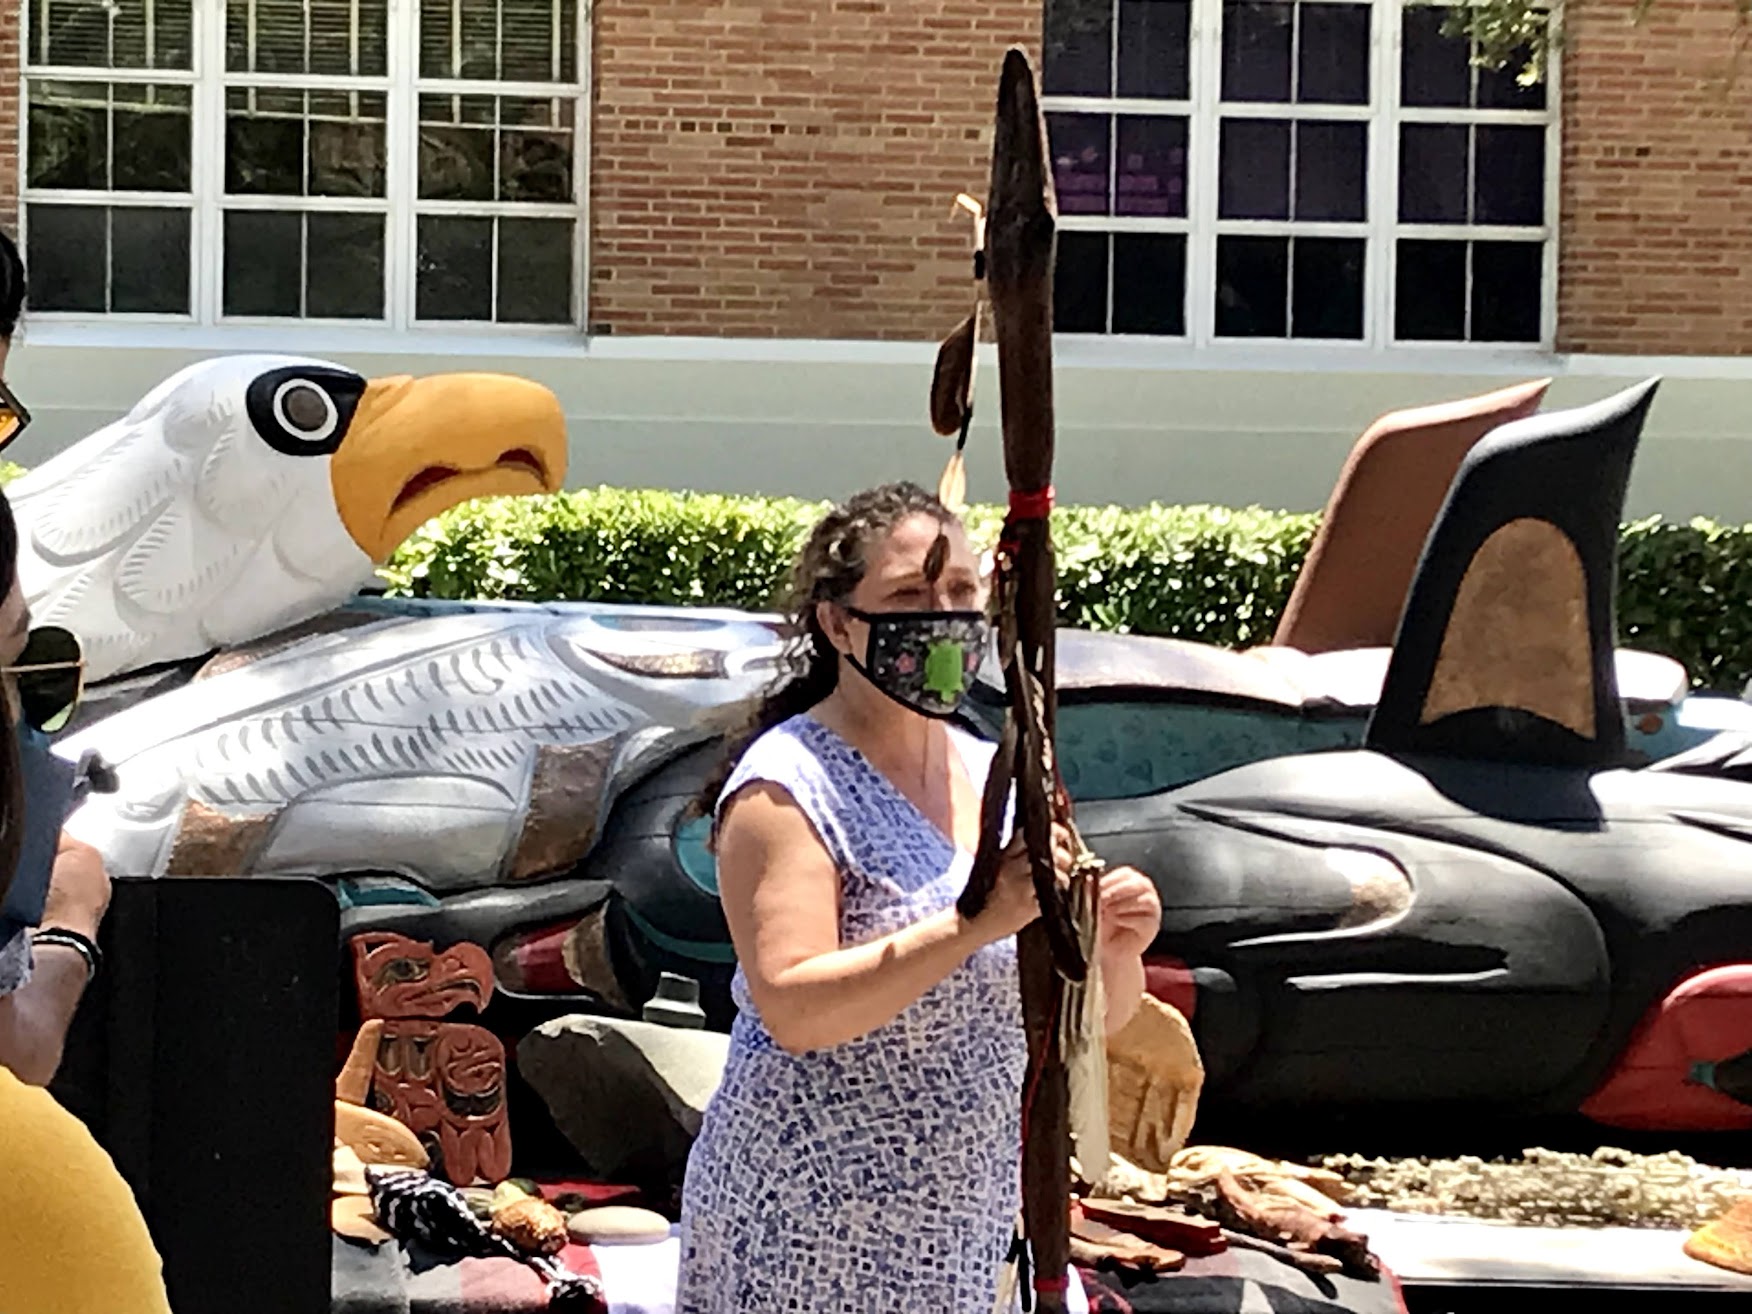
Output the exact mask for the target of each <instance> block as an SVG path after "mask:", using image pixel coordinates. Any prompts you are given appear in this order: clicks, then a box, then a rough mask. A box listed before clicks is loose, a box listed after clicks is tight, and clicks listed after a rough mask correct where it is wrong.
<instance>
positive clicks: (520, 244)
mask: <svg viewBox="0 0 1752 1314" xmlns="http://www.w3.org/2000/svg"><path fill="white" fill-rule="evenodd" d="M498 319H499V322H500V323H501V324H566V323H570V322H571V319H572V221H571V220H570V219H500V220H499V314H498Z"/></svg>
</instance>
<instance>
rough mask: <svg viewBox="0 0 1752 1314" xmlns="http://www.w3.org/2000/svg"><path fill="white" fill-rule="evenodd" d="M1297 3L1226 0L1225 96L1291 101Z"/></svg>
mask: <svg viewBox="0 0 1752 1314" xmlns="http://www.w3.org/2000/svg"><path fill="white" fill-rule="evenodd" d="M1295 14H1296V7H1295V5H1293V4H1258V3H1251V2H1249V0H1224V3H1223V99H1224V100H1231V101H1248V100H1252V101H1272V102H1274V103H1275V102H1278V101H1287V100H1288V99H1289V98H1290V36H1291V33H1292V31H1293V26H1292V25H1293V23H1294V21H1295Z"/></svg>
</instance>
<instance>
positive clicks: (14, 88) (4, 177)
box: [0, 0, 24, 233]
mask: <svg viewBox="0 0 1752 1314" xmlns="http://www.w3.org/2000/svg"><path fill="white" fill-rule="evenodd" d="M23 14H24V0H0V224H4V225H5V226H6V231H7V232H9V233H16V232H17V231H18V99H19V77H18V58H19V52H18V37H19V32H20V29H21V28H22V27H23V22H24V20H23Z"/></svg>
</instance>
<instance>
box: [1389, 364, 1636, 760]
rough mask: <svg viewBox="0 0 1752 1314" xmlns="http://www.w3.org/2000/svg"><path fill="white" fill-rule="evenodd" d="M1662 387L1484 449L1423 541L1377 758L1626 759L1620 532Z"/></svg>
mask: <svg viewBox="0 0 1752 1314" xmlns="http://www.w3.org/2000/svg"><path fill="white" fill-rule="evenodd" d="M1659 382H1660V381H1659V380H1658V379H1650V380H1648V381H1647V382H1645V383H1640V384H1638V385H1636V386H1635V387H1634V388H1627V389H1626V390H1625V391H1623V392H1621V393H1619V394H1618V395H1617V396H1614V397H1609V398H1607V399H1606V400H1605V401H1602V402H1597V403H1595V404H1594V405H1592V406H1583V407H1578V408H1576V409H1574V410H1567V411H1554V412H1551V413H1548V414H1545V415H1536V416H1531V417H1529V418H1527V419H1524V420H1516V421H1513V422H1512V423H1509V424H1505V425H1503V426H1502V427H1501V428H1499V429H1497V430H1496V431H1495V432H1493V433H1492V434H1490V435H1489V436H1488V437H1487V438H1485V439H1484V440H1483V441H1482V442H1480V443H1479V444H1478V446H1477V447H1475V448H1473V450H1472V452H1471V453H1470V454H1469V455H1468V456H1467V458H1466V460H1465V461H1464V462H1463V463H1462V465H1461V467H1460V471H1459V473H1458V474H1456V475H1455V476H1454V483H1453V486H1452V487H1451V488H1450V489H1449V490H1448V498H1447V501H1446V502H1445V503H1444V504H1443V506H1442V510H1441V513H1440V514H1439V515H1438V516H1437V517H1436V521H1435V524H1434V525H1433V526H1432V527H1431V529H1430V534H1429V538H1428V539H1427V540H1426V541H1425V543H1424V550H1423V555H1422V557H1421V558H1420V560H1419V561H1418V567H1417V573H1416V575H1415V576H1414V577H1413V578H1412V583H1411V590H1410V592H1409V594H1408V595H1407V597H1406V604H1405V612H1404V615H1403V616H1402V617H1401V620H1400V625H1399V634H1398V637H1397V639H1396V640H1395V641H1394V645H1393V660H1392V662H1391V664H1390V665H1389V666H1388V669H1387V678H1386V680H1385V682H1384V684H1383V686H1382V689H1381V698H1380V701H1379V703H1378V704H1377V706H1376V708H1375V714H1374V716H1373V718H1372V719H1371V720H1370V722H1369V731H1368V737H1367V741H1366V743H1367V746H1368V747H1369V748H1373V749H1377V750H1379V751H1381V752H1386V753H1394V754H1399V755H1404V754H1440V755H1446V756H1450V757H1468V758H1487V759H1494V760H1499V761H1512V762H1522V763H1529V764H1542V765H1550V766H1586V767H1599V766H1615V765H1620V764H1622V763H1623V762H1624V761H1625V758H1626V749H1625V739H1624V719H1623V711H1622V707H1621V704H1620V701H1619V695H1618V677H1617V673H1616V670H1615V669H1614V659H1613V647H1614V643H1615V635H1616V623H1615V615H1614V594H1615V592H1616V588H1617V580H1618V525H1619V520H1620V517H1621V516H1622V515H1623V512H1624V492H1625V486H1626V484H1627V483H1628V482H1629V479H1630V466H1631V461H1632V460H1633V458H1634V457H1635V455H1636V446H1637V440H1638V439H1639V438H1640V437H1641V436H1642V428H1643V421H1644V419H1645V418H1646V417H1647V415H1648V409H1649V404H1650V403H1651V402H1652V401H1653V400H1654V395H1655V389H1656V387H1657V386H1658V384H1659Z"/></svg>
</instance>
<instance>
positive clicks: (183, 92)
mask: <svg viewBox="0 0 1752 1314" xmlns="http://www.w3.org/2000/svg"><path fill="white" fill-rule="evenodd" d="M189 99H190V97H189V89H188V88H187V87H155V86H151V85H141V84H138V83H136V84H134V85H132V86H125V85H124V86H118V87H116V88H115V101H116V107H115V122H114V127H113V131H114V133H115V152H116V155H115V183H114V185H115V187H116V188H117V189H119V190H122V191H134V192H186V191H188V190H189V167H190V166H189V161H190V149H191V146H190V140H189Z"/></svg>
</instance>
